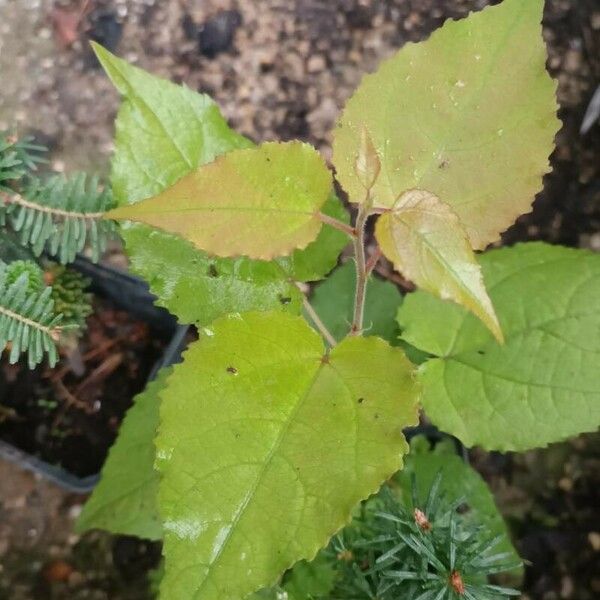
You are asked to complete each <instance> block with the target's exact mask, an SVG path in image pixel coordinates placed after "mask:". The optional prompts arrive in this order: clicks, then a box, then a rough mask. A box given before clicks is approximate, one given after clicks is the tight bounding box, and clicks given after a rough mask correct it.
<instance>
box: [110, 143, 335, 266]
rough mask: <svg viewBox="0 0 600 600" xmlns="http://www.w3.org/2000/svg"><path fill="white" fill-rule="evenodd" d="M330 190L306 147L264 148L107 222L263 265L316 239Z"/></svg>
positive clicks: (233, 157) (237, 155)
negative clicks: (134, 224) (141, 227)
mask: <svg viewBox="0 0 600 600" xmlns="http://www.w3.org/2000/svg"><path fill="white" fill-rule="evenodd" d="M331 186H332V179H331V173H330V172H329V170H328V169H327V166H326V165H325V163H324V162H323V159H322V158H321V157H320V156H319V154H318V153H317V151H316V150H315V149H314V148H313V147H312V146H309V145H307V144H302V143H300V142H288V143H276V142H269V143H266V144H263V145H262V146H259V147H257V148H248V149H245V150H234V151H232V152H230V153H228V154H226V155H224V156H222V157H220V158H218V159H217V160H215V161H214V162H213V163H211V164H209V165H206V166H203V167H200V168H198V169H196V170H194V171H192V172H191V173H189V174H188V175H186V176H184V177H183V178H182V179H180V180H179V181H178V182H177V183H176V184H175V185H173V186H172V187H170V188H168V189H166V190H165V191H164V192H161V193H160V194H158V195H156V196H154V197H152V198H149V199H148V200H143V201H141V202H138V203H136V204H132V205H129V206H121V207H119V208H116V209H114V210H111V211H109V212H108V213H106V218H108V219H117V220H124V219H127V220H131V221H138V222H142V223H146V224H148V225H152V226H154V227H158V228H160V229H163V230H165V231H169V232H171V233H176V234H178V235H180V236H182V237H184V238H186V239H188V240H189V241H191V242H192V243H193V244H194V245H195V246H197V247H198V248H200V249H201V250H205V251H207V252H210V253H213V254H216V255H218V256H224V257H227V256H239V255H244V256H249V257H251V258H259V259H266V260H269V259H271V258H274V257H275V256H285V255H288V254H290V253H291V251H292V250H294V249H295V248H305V247H306V246H307V245H308V244H309V243H310V242H312V241H313V240H314V239H315V238H316V237H317V234H318V233H319V230H320V229H321V221H320V219H319V216H318V211H319V210H320V208H321V207H322V206H323V204H324V203H325V201H326V200H327V198H328V196H329V193H330V191H331Z"/></svg>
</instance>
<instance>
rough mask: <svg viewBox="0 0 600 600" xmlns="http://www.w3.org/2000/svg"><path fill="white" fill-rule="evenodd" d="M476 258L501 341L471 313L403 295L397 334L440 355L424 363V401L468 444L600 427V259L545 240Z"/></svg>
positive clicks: (537, 438)
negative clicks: (502, 341) (500, 331)
mask: <svg viewBox="0 0 600 600" xmlns="http://www.w3.org/2000/svg"><path fill="white" fill-rule="evenodd" d="M480 263H481V266H482V269H483V273H484V276H485V279H486V282H487V284H488V290H489V293H490V297H491V299H492V301H493V303H494V306H495V307H496V312H497V314H498V318H499V320H500V324H501V326H502V330H503V331H504V335H505V339H506V343H505V345H504V346H500V345H499V344H498V343H497V342H496V341H495V340H494V339H493V338H492V336H491V335H490V333H489V332H488V331H487V330H486V329H485V328H484V327H483V326H482V324H481V323H480V322H479V321H478V320H477V319H475V318H474V317H473V316H472V315H471V314H470V313H468V312H467V311H466V310H464V309H462V308H461V307H459V306H457V305H455V304H452V303H448V302H442V301H441V300H438V299H436V298H434V297H432V296H431V295H429V294H427V293H425V292H417V293H415V294H410V295H409V296H408V297H407V298H406V299H405V301H404V304H403V305H402V307H401V309H400V312H399V321H400V325H401V327H402V328H404V332H403V338H404V339H405V340H406V341H408V342H409V343H411V344H413V345H414V346H417V347H418V348H420V349H422V350H425V351H427V352H431V353H433V354H436V355H437V356H439V358H435V359H433V360H430V361H428V362H426V363H425V364H423V365H422V366H421V368H420V373H419V378H420V380H421V381H422V383H423V387H424V389H423V404H424V406H425V409H426V411H427V414H428V415H429V417H430V418H431V419H432V420H433V421H434V422H435V423H436V425H438V426H439V427H440V428H442V429H444V430H445V431H448V432H450V433H452V434H454V435H456V436H457V437H459V438H460V439H461V440H462V441H463V442H464V443H465V444H467V445H475V444H479V445H481V446H483V447H485V448H487V449H490V450H526V449H528V448H533V447H536V446H544V445H546V444H549V443H552V442H556V441H559V440H562V439H564V438H566V437H568V436H571V435H575V434H578V433H580V432H584V431H592V430H594V429H596V428H597V427H598V425H600V402H599V400H600V369H599V368H598V354H599V353H600V337H599V336H597V335H594V333H593V332H596V331H598V328H599V327H600V312H599V311H598V310H597V307H596V306H597V301H598V298H599V297H600V256H599V255H597V254H592V253H590V252H586V251H583V250H573V249H567V248H562V247H558V246H556V247H555V246H548V245H546V244H542V243H531V244H522V245H518V246H516V247H514V248H507V249H502V250H493V251H491V252H488V253H486V254H484V255H482V256H481V258H480Z"/></svg>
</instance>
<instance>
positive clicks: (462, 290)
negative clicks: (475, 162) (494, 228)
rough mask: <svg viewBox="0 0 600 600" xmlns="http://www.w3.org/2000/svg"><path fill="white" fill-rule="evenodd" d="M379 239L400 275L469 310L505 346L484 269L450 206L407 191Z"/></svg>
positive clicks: (384, 219)
mask: <svg viewBox="0 0 600 600" xmlns="http://www.w3.org/2000/svg"><path fill="white" fill-rule="evenodd" d="M375 237H376V238H377V241H378V242H379V245H380V247H381V251H382V252H383V254H384V255H385V256H386V257H387V258H388V259H390V260H391V261H392V263H393V264H394V267H395V268H396V269H397V270H398V271H400V272H401V273H402V274H403V275H405V276H406V277H407V278H408V279H410V280H411V281H412V282H414V283H415V284H416V285H417V286H418V287H419V288H421V289H423V290H425V291H428V292H431V293H432V294H435V295H436V296H439V297H440V298H442V299H444V300H453V301H454V302H457V303H458V304H462V305H463V306H464V307H466V308H468V309H469V310H471V311H472V312H473V313H474V314H475V315H477V316H478V317H479V318H480V319H481V320H482V322H483V323H484V324H485V325H486V327H488V328H489V329H490V331H491V332H492V333H493V334H494V336H495V337H496V339H498V341H500V342H502V340H503V338H502V331H501V330H500V325H499V324H498V319H497V318H496V314H495V312H494V307H493V306H492V303H491V302H490V299H489V296H488V294H487V291H486V289H485V285H484V283H483V277H482V276H481V269H480V268H479V265H478V264H477V261H476V260H475V254H474V253H473V250H471V246H470V245H469V240H468V239H467V236H466V233H465V231H464V229H463V227H462V225H461V223H460V221H459V219H458V217H457V216H456V215H455V214H454V212H452V209H451V208H450V207H449V206H448V205H447V204H445V203H444V202H442V201H441V200H440V199H439V198H437V197H436V196H434V195H433V194H430V193H429V192H424V191H422V190H411V191H409V192H406V193H404V194H402V196H400V198H399V199H398V201H397V202H396V204H394V207H393V209H392V210H391V211H390V212H388V213H385V214H383V215H381V217H379V219H378V221H377V227H376V229H375Z"/></svg>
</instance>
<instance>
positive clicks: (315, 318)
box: [302, 294, 337, 348]
mask: <svg viewBox="0 0 600 600" xmlns="http://www.w3.org/2000/svg"><path fill="white" fill-rule="evenodd" d="M302 304H303V305H304V310H305V311H306V312H307V313H308V316H309V317H310V319H311V321H312V322H313V323H314V324H315V326H316V328H317V329H318V330H319V331H320V332H321V335H322V336H323V337H324V338H325V339H326V340H327V343H328V344H329V345H330V346H331V347H332V348H334V347H335V346H337V342H336V341H335V338H334V337H333V336H332V335H331V333H330V332H329V329H327V327H326V326H325V323H323V321H321V317H319V315H318V314H317V311H316V310H315V309H314V308H313V306H312V304H311V303H310V302H309V301H308V298H307V297H306V296H305V295H304V294H302Z"/></svg>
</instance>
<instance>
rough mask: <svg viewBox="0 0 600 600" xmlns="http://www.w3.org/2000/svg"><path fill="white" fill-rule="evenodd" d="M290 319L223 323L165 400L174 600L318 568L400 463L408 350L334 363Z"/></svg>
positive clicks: (230, 593) (237, 595)
mask: <svg viewBox="0 0 600 600" xmlns="http://www.w3.org/2000/svg"><path fill="white" fill-rule="evenodd" d="M324 352H325V351H324V347H323V343H322V341H321V339H320V337H319V335H318V334H317V333H315V332H314V331H313V330H312V329H310V327H309V326H308V325H307V324H306V322H305V321H304V320H302V319H300V318H298V317H292V316H289V315H285V314H284V313H247V314H244V315H236V316H230V317H228V318H222V319H220V320H218V321H216V322H215V323H214V324H213V326H212V328H211V331H208V332H207V333H206V334H205V335H204V336H203V337H202V338H201V339H200V341H199V342H197V343H196V344H195V345H194V346H192V347H191V348H190V349H189V350H188V351H187V353H186V355H185V362H184V363H183V364H182V365H178V366H176V367H175V371H174V374H173V376H172V377H171V378H170V379H169V381H168V386H167V389H166V390H165V391H164V392H163V394H162V400H163V402H162V404H161V427H160V430H159V435H158V438H157V464H158V466H159V469H160V471H161V474H162V479H161V485H160V492H159V505H160V510H161V513H162V516H163V522H164V527H165V544H164V553H165V558H166V576H165V579H164V582H163V586H162V594H163V599H164V600H169V599H171V598H173V599H177V600H179V599H180V598H189V599H190V600H191V599H196V600H212V599H222V598H228V599H230V600H238V599H241V598H244V597H245V596H247V595H248V594H250V593H252V592H253V591H255V590H257V589H259V588H260V587H264V586H269V585H272V584H273V583H274V582H275V581H276V579H277V578H278V576H279V575H280V574H281V573H282V572H283V571H284V570H285V569H287V568H289V567H290V566H291V565H292V564H293V563H295V562H296V561H298V560H301V559H310V558H312V557H313V556H314V555H315V554H316V552H317V550H318V549H319V548H320V547H322V546H323V545H325V543H326V542H327V540H328V539H329V537H330V536H331V535H332V534H333V533H334V532H335V531H337V530H338V529H339V528H341V527H342V526H343V525H344V524H345V523H347V522H348V520H349V519H350V516H351V512H352V509H353V508H354V506H355V505H356V504H357V503H358V502H359V500H361V499H362V498H365V497H367V496H369V495H370V494H371V493H373V492H375V491H376V490H377V488H378V487H379V485H380V484H381V482H382V481H384V480H385V479H386V477H388V476H390V475H391V473H392V472H394V471H395V470H397V469H398V468H399V467H400V466H401V456H402V454H403V453H404V451H405V450H406V442H405V441H404V438H403V436H402V433H401V429H402V428H403V427H404V426H406V425H408V424H409V423H414V422H415V421H416V402H417V388H416V387H415V384H414V382H413V377H412V367H411V365H410V363H409V361H408V360H407V359H406V358H405V356H404V354H403V353H402V351H401V350H399V349H396V348H391V347H389V346H388V345H387V344H385V342H383V341H382V340H379V339H377V338H349V339H347V340H345V341H344V342H342V343H341V344H340V345H339V346H337V347H336V348H334V349H333V350H332V351H331V353H330V354H329V355H326V354H324Z"/></svg>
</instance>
